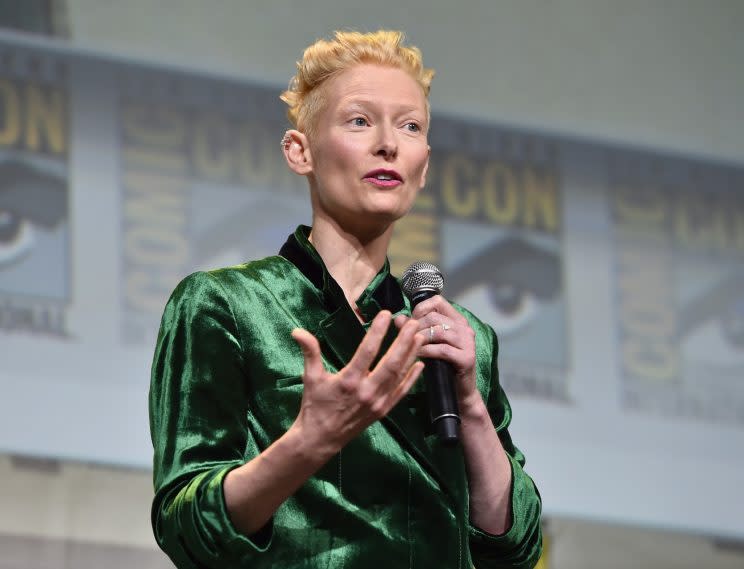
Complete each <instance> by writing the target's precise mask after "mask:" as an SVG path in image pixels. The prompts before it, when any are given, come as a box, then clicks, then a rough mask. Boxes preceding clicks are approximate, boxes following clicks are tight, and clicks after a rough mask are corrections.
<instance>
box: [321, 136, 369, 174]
mask: <svg viewBox="0 0 744 569" xmlns="http://www.w3.org/2000/svg"><path fill="white" fill-rule="evenodd" d="M360 152H361V150H360V145H359V144H354V142H353V141H349V140H334V141H331V142H330V143H329V144H328V145H327V146H326V147H325V152H324V153H323V156H322V160H323V163H324V165H325V167H326V168H328V169H332V170H333V169H335V170H342V171H346V170H349V169H350V168H352V167H353V166H355V165H358V164H359V158H360V156H361V154H360Z"/></svg>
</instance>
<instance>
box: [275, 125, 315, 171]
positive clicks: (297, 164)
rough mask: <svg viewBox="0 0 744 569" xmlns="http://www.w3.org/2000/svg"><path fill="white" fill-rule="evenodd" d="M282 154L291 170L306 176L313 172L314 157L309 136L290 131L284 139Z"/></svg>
mask: <svg viewBox="0 0 744 569" xmlns="http://www.w3.org/2000/svg"><path fill="white" fill-rule="evenodd" d="M282 152H283V153H284V159H285V160H286V161H287V165H288V166H289V169H290V170H292V171H293V172H294V173H295V174H299V175H300V176H306V175H308V174H309V173H310V172H312V170H313V161H312V155H311V154H310V146H309V144H308V140H307V136H305V135H304V134H303V133H301V132H300V131H299V130H294V129H289V130H288V131H287V132H286V133H285V134H284V138H282Z"/></svg>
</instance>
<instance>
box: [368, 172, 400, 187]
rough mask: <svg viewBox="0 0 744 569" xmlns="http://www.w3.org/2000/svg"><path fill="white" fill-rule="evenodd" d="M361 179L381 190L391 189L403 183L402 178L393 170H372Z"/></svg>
mask: <svg viewBox="0 0 744 569" xmlns="http://www.w3.org/2000/svg"><path fill="white" fill-rule="evenodd" d="M362 179H363V180H364V181H365V182H370V183H371V184H374V185H375V186H379V187H381V188H392V187H395V186H398V185H400V184H402V183H403V177H402V176H401V175H400V174H398V172H396V171H395V170H383V169H378V170H372V171H371V172H367V173H366V174H365V175H364V177H363V178H362Z"/></svg>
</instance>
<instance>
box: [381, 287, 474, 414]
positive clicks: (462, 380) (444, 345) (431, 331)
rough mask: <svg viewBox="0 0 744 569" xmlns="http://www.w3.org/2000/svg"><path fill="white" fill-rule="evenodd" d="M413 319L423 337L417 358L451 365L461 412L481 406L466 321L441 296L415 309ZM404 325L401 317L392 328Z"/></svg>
mask: <svg viewBox="0 0 744 569" xmlns="http://www.w3.org/2000/svg"><path fill="white" fill-rule="evenodd" d="M413 318H415V319H416V320H418V322H419V331H420V332H421V333H422V334H423V335H424V336H425V337H426V341H425V342H424V344H423V345H422V346H421V348H419V351H418V356H419V357H420V358H431V359H437V360H443V361H446V362H448V363H450V364H451V365H452V368H453V370H454V372H455V387H456V391H457V399H458V402H459V404H460V407H461V411H462V410H463V407H467V406H468V405H471V404H476V403H477V402H481V397H480V393H479V392H478V390H477V389H476V385H475V331H474V330H473V329H472V328H471V327H470V324H469V323H468V321H467V320H466V318H465V317H464V316H463V315H462V314H460V313H459V312H458V311H457V310H455V308H454V307H453V306H452V305H451V304H450V303H449V302H447V300H446V299H445V298H444V297H443V296H441V295H435V296H433V297H431V298H429V299H427V300H425V301H423V302H421V303H420V304H418V305H416V307H415V308H414V309H413ZM407 321H408V317H407V316H403V315H401V316H398V317H397V318H396V319H395V325H396V326H397V327H398V329H400V328H402V327H403V325H404V324H405V323H406V322H407ZM424 373H426V371H424ZM476 396H477V397H476Z"/></svg>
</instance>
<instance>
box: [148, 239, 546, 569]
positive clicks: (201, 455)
mask: <svg viewBox="0 0 744 569" xmlns="http://www.w3.org/2000/svg"><path fill="white" fill-rule="evenodd" d="M308 232H309V228H307V227H300V228H298V230H297V231H296V232H295V234H294V235H292V236H290V238H289V240H288V241H287V243H286V244H285V245H284V247H283V248H282V250H281V251H280V255H279V256H274V257H268V258H266V259H263V260H260V261H254V262H251V263H247V264H244V265H240V266H237V267H230V268H226V269H220V270H216V271H210V272H201V273H195V274H193V275H191V276H189V277H187V278H186V279H184V280H183V281H182V282H181V283H180V284H179V285H178V287H177V288H176V289H175V291H174V292H173V295H172V296H171V298H170V300H169V301H168V304H167V306H166V308H165V312H164V314H163V319H162V324H161V329H160V334H159V337H158V341H157V346H156V349H155V357H154V361H153V365H152V382H151V388H150V426H151V433H152V441H153V447H154V451H155V452H154V484H155V498H154V501H153V507H152V524H153V529H154V533H155V537H156V539H157V541H158V544H159V545H160V547H161V548H162V549H163V550H164V551H165V552H166V553H167V554H168V555H169V556H170V557H171V559H172V560H173V562H174V563H175V564H176V565H177V566H178V567H180V568H196V567H200V568H201V567H208V568H215V569H217V568H219V569H222V568H225V569H226V568H241V567H255V568H268V567H271V568H278V569H292V568H300V567H303V568H304V567H308V568H334V569H335V568H340V567H344V568H348V569H364V568H375V569H378V568H379V567H385V568H387V569H397V568H404V567H405V568H409V569H413V568H417V569H418V568H421V569H431V568H433V567H437V568H439V567H442V568H447V569H461V568H469V567H471V566H472V565H473V564H474V565H475V566H476V567H478V568H479V569H481V568H488V567H532V566H533V565H534V564H535V563H536V562H537V560H538V557H539V555H540V549H541V532H540V498H539V494H538V492H537V490H536V488H535V486H534V484H533V482H532V480H531V479H530V478H529V477H528V476H527V474H525V472H524V471H523V470H522V467H523V465H524V456H523V455H522V454H521V453H520V451H519V450H518V449H517V448H516V447H515V446H514V445H513V444H512V441H511V439H510V437H509V433H508V431H507V426H508V424H509V421H510V419H511V410H510V407H509V404H508V402H507V399H506V397H505V395H504V392H503V391H502V389H501V387H500V385H499V383H498V370H497V367H496V355H497V349H498V348H497V341H496V336H495V334H494V332H493V330H492V329H491V328H490V327H488V326H486V325H484V324H483V323H482V322H480V321H479V320H478V319H477V318H475V317H474V316H473V315H472V314H470V313H469V312H468V311H466V310H465V309H463V308H461V307H457V308H458V310H460V311H461V312H462V313H463V314H464V315H465V316H466V318H467V319H468V321H469V322H470V325H471V326H472V327H473V329H474V330H475V332H476V334H477V340H476V346H477V348H476V349H477V370H478V371H477V373H478V376H477V385H478V389H479V390H480V391H481V393H482V395H483V397H484V400H485V401H486V402H487V405H488V409H489V411H490V414H491V418H492V420H493V423H494V426H495V428H496V429H497V431H498V433H499V436H500V438H501V441H502V443H503V445H504V448H505V449H506V451H507V453H508V455H509V458H510V460H511V465H512V474H513V483H512V497H511V499H512V512H513V520H512V524H511V528H510V529H509V530H508V531H507V532H506V533H505V534H503V535H499V536H495V535H490V534H487V533H485V532H483V531H481V530H479V529H478V528H476V527H473V526H472V525H471V524H470V523H469V520H468V486H467V478H466V473H465V468H464V462H463V456H462V451H461V449H460V448H459V447H455V448H448V447H444V446H440V445H439V444H438V442H437V440H436V438H435V436H434V435H433V434H432V433H431V432H430V431H429V429H428V421H427V419H426V410H425V409H424V408H423V407H422V404H423V402H424V401H425V400H424V398H423V396H422V391H423V389H424V386H423V382H422V381H419V382H418V383H417V384H416V386H415V388H414V390H413V393H411V394H410V395H408V396H407V397H406V398H405V399H404V400H403V401H402V402H401V403H400V404H398V405H397V406H396V407H395V408H394V409H393V410H392V411H391V412H390V413H389V414H388V416H387V417H385V418H384V419H382V420H380V421H378V422H376V423H374V424H373V425H371V426H370V427H369V428H367V429H366V430H365V431H364V432H363V433H362V434H361V435H359V436H358V437H357V438H356V439H354V440H353V441H352V442H351V443H349V444H348V445H347V446H346V447H344V449H343V450H342V451H341V452H339V453H338V454H337V455H336V456H335V457H334V458H332V459H331V460H330V461H329V462H328V463H327V464H326V465H325V466H324V467H323V468H321V470H319V471H318V472H317V473H316V474H315V475H314V476H313V477H312V478H310V479H309V480H308V481H307V482H306V483H305V484H304V485H303V486H302V487H301V488H300V490H298V491H297V492H296V493H295V494H294V495H293V496H292V497H290V498H289V499H288V500H287V501H286V502H285V503H283V504H282V506H281V507H280V508H279V509H278V510H277V512H276V513H275V515H274V516H273V518H272V520H271V521H270V522H269V523H268V524H267V526H266V527H265V528H264V529H263V530H261V531H260V532H258V533H257V534H256V535H253V536H250V537H249V536H245V535H242V534H241V533H239V532H238V531H237V530H236V529H235V528H234V526H233V525H232V523H231V521H230V518H229V516H228V513H227V510H226V506H225V501H224V495H223V491H222V480H223V478H224V477H225V474H226V473H227V472H228V471H229V470H230V469H232V468H235V467H237V466H239V465H241V464H243V463H245V462H246V461H248V460H250V459H251V458H252V457H254V456H256V455H257V454H258V453H259V452H261V451H262V450H263V449H265V448H266V447H268V446H269V445H270V444H271V442H272V441H274V440H276V439H277V438H279V437H280V436H281V435H282V434H283V433H284V432H285V431H286V430H287V429H288V428H289V427H290V425H291V424H292V422H293V421H294V419H295V418H296V416H297V413H298V411H299V407H300V399H301V394H302V379H301V376H302V372H303V359H302V354H301V352H300V350H299V347H298V346H297V345H296V344H295V342H294V341H293V340H292V339H291V337H290V332H291V331H292V329H294V328H296V327H302V328H305V329H307V330H309V331H310V332H312V333H313V334H314V335H315V336H316V337H317V338H318V339H319V340H320V342H321V347H322V353H323V360H324V364H325V366H326V368H327V369H329V370H333V371H336V370H338V369H340V368H341V367H343V366H344V365H345V364H346V363H347V362H348V361H349V359H350V357H351V355H352V354H353V353H354V351H355V349H356V347H357V346H358V345H359V342H360V340H361V338H362V336H363V334H364V333H365V327H364V326H363V325H362V324H361V323H360V322H359V321H358V319H357V318H356V316H355V315H354V313H353V311H352V309H351V308H350V306H349V305H348V303H347V302H346V300H345V298H344V295H343V292H342V291H341V289H340V287H339V286H338V284H337V283H336V282H335V281H334V280H333V279H332V278H331V276H330V275H329V274H328V272H327V271H326V269H325V266H324V265H323V262H322V260H321V259H320V257H319V255H318V254H317V252H316V251H315V249H314V248H313V246H312V245H311V244H310V243H309V242H308V240H307V235H308ZM358 306H359V308H360V309H361V311H362V313H363V314H364V316H365V319H366V320H367V321H370V320H371V319H372V318H373V317H374V315H375V314H376V313H377V312H378V311H379V310H381V309H382V308H387V309H389V310H391V311H392V312H393V313H403V314H410V305H409V303H408V301H407V299H406V298H405V296H404V295H403V294H402V292H401V289H400V286H399V284H398V281H397V280H396V279H394V278H393V277H392V276H391V275H390V273H389V269H388V265H387V263H386V265H385V267H384V268H383V269H382V270H381V271H380V273H379V274H378V275H377V276H376V277H375V279H374V280H373V281H372V283H371V284H370V285H369V287H368V288H367V290H366V291H365V292H364V293H363V294H362V296H361V297H360V299H359V301H358ZM392 328H394V326H391V331H390V332H389V334H388V338H386V344H387V345H389V342H391V341H392V339H393V337H394V334H395V331H394V330H392Z"/></svg>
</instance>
